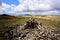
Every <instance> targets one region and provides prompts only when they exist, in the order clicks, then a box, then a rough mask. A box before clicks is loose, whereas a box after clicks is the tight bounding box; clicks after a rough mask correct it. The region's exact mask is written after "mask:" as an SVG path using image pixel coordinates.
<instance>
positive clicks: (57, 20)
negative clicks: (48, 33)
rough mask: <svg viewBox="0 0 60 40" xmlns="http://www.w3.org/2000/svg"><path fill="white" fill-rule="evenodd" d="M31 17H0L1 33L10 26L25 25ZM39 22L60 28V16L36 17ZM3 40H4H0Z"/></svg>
mask: <svg viewBox="0 0 60 40" xmlns="http://www.w3.org/2000/svg"><path fill="white" fill-rule="evenodd" d="M29 18H30V17H22V16H17V17H13V16H0V31H5V30H7V29H8V28H9V27H10V26H15V25H20V24H24V23H25V22H26V21H27V20H29ZM34 18H35V19H36V20H37V21H38V22H40V23H42V24H43V26H44V25H47V26H52V27H60V16H44V17H42V16H35V17H34ZM0 40H2V39H0Z"/></svg>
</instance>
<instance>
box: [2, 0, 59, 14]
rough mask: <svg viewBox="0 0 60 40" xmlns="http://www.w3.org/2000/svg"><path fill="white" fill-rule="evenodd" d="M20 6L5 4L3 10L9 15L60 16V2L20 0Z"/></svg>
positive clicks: (56, 0)
mask: <svg viewBox="0 0 60 40" xmlns="http://www.w3.org/2000/svg"><path fill="white" fill-rule="evenodd" d="M18 1H19V2H20V4H19V5H18V6H15V5H13V4H12V5H8V4H4V3H3V5H4V6H3V7H4V8H2V9H3V10H5V9H6V10H9V11H10V12H9V13H15V14H16V15H19V14H31V15H60V5H59V4H60V0H18ZM6 6H7V7H6Z"/></svg>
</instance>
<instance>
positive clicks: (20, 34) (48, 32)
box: [5, 25, 60, 40]
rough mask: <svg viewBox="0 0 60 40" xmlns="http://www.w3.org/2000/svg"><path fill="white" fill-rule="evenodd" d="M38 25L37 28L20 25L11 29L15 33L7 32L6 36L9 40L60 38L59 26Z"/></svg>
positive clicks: (59, 39)
mask: <svg viewBox="0 0 60 40" xmlns="http://www.w3.org/2000/svg"><path fill="white" fill-rule="evenodd" d="M37 26H38V27H37V28H26V29H25V27H24V26H18V27H16V28H14V29H12V30H10V31H11V32H12V31H13V34H11V35H6V34H5V38H6V39H7V40H60V34H59V31H60V29H59V28H53V27H46V26H44V27H43V26H40V25H37ZM7 34H8V33H7Z"/></svg>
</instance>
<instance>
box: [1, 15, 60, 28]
mask: <svg viewBox="0 0 60 40" xmlns="http://www.w3.org/2000/svg"><path fill="white" fill-rule="evenodd" d="M29 18H30V17H22V16H17V17H13V16H0V26H1V25H3V26H14V25H17V24H19V25H20V24H24V23H25V22H26V21H27V20H28V19H29ZM34 18H35V19H36V20H37V21H38V22H40V23H42V24H43V25H48V26H52V27H54V26H55V27H60V16H45V17H41V16H38V17H37V16H36V17H34Z"/></svg>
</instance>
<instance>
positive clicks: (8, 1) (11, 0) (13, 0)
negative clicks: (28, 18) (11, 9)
mask: <svg viewBox="0 0 60 40" xmlns="http://www.w3.org/2000/svg"><path fill="white" fill-rule="evenodd" d="M3 3H6V4H9V5H11V4H15V5H18V4H19V2H18V0H3Z"/></svg>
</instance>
